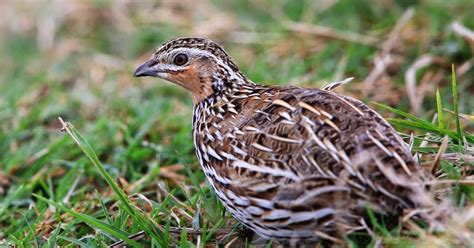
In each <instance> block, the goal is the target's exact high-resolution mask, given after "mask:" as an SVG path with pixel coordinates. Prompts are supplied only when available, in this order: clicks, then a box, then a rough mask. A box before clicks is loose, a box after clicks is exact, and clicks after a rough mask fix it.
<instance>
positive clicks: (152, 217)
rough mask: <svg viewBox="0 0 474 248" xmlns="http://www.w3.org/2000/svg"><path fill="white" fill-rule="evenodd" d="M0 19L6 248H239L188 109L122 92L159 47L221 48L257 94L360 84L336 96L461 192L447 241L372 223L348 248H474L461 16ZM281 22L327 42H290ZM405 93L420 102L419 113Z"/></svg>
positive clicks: (98, 13) (92, 12) (332, 8)
mask: <svg viewBox="0 0 474 248" xmlns="http://www.w3.org/2000/svg"><path fill="white" fill-rule="evenodd" d="M410 7H411V8H413V10H414V11H415V12H414V15H413V17H412V18H411V19H409V20H408V21H407V22H406V23H405V24H404V25H403V27H402V28H401V31H400V32H399V33H397V34H396V37H397V39H396V42H395V45H394V46H393V47H392V49H391V51H390V56H391V58H392V59H393V60H392V62H391V63H390V65H389V66H388V67H387V68H386V69H385V70H384V71H383V73H382V74H381V75H380V76H379V77H378V78H377V80H375V81H374V82H373V83H372V84H368V83H367V81H366V80H365V79H366V77H367V76H368V75H369V74H371V73H372V72H373V70H374V68H375V65H374V58H375V57H376V56H381V55H383V50H384V48H383V46H384V41H386V40H387V39H388V37H389V36H390V33H391V31H392V30H393V28H394V27H395V26H396V25H397V23H398V22H399V21H400V17H401V16H402V15H403V13H405V12H406V10H407V9H409V8H410ZM0 8H2V9H5V10H7V11H6V12H8V13H15V15H3V16H1V17H0V19H1V21H0V31H1V32H2V34H3V35H2V36H1V38H0V55H1V57H2V60H1V61H0V92H1V94H0V154H1V156H0V246H16V247H31V246H36V247H40V246H41V247H54V246H69V247H71V246H84V247H89V246H92V247H97V246H100V247H104V246H108V245H110V244H112V243H114V242H119V241H121V240H123V241H125V242H127V243H129V244H130V245H137V246H141V245H148V246H153V247H162V246H167V245H168V244H169V245H177V246H180V247H194V246H204V245H208V246H212V245H216V244H217V245H222V246H224V245H225V244H229V243H231V244H233V245H245V244H246V243H249V240H246V236H245V235H242V233H241V230H242V227H241V226H240V225H239V224H238V223H236V221H235V220H233V219H232V218H231V217H230V216H229V214H228V213H226V212H225V210H224V208H223V206H222V205H221V204H220V202H219V201H218V199H217V198H216V196H215V195H214V193H213V192H212V190H211V189H210V188H209V186H208V185H207V184H206V183H205V181H204V175H203V173H202V171H201V170H200V168H199V165H198V162H197V160H196V158H195V156H194V151H193V145H192V136H191V114H192V111H191V100H190V98H189V97H188V95H187V93H186V92H185V91H184V90H182V89H179V88H178V87H176V86H174V85H171V84H169V83H165V82H163V81H159V80H157V79H143V80H142V79H140V80H137V79H135V78H133V77H132V73H133V69H134V67H135V66H136V65H137V64H138V63H139V62H141V61H143V59H144V58H146V57H148V56H149V54H150V51H152V50H153V49H154V48H155V47H156V46H157V45H159V44H160V43H162V42H164V41H166V40H168V39H171V38H174V37H178V36H189V35H199V36H208V37H210V38H213V39H215V40H218V41H220V42H221V43H222V44H224V46H225V48H226V50H228V52H229V53H230V54H231V55H232V56H233V57H234V58H235V60H236V61H237V64H239V65H240V66H241V69H242V71H243V72H244V73H245V74H246V75H247V76H248V77H249V78H251V79H252V80H254V81H256V82H264V83H268V84H292V85H298V86H305V87H321V86H323V85H325V84H326V83H328V82H332V81H336V80H341V79H343V78H346V77H355V79H354V81H353V82H351V83H349V84H347V85H345V86H344V87H341V88H340V89H338V91H339V92H340V93H343V94H347V95H352V96H354V97H356V98H359V99H362V100H364V101H366V102H372V101H375V102H378V103H379V104H371V106H372V107H374V108H375V109H376V110H378V111H379V112H381V114H382V115H383V116H384V117H387V118H388V119H389V121H390V122H391V123H392V124H393V125H394V126H396V127H397V129H398V130H399V131H400V132H401V133H402V134H404V135H403V136H404V137H406V141H407V142H410V134H412V135H411V137H412V138H411V145H412V147H413V148H412V150H413V152H414V153H416V154H417V156H418V158H419V160H420V162H421V164H422V165H423V166H424V167H425V168H427V169H428V170H429V169H431V168H432V166H433V165H434V164H437V165H438V167H436V168H439V169H437V170H436V174H435V175H436V176H437V177H438V178H439V180H441V181H448V180H461V182H460V183H455V184H454V185H453V190H452V192H449V195H448V198H449V199H451V200H452V201H453V202H454V203H455V205H456V207H457V208H456V212H455V213H454V214H453V221H452V223H449V224H448V228H447V230H446V231H445V232H443V233H441V234H432V233H430V232H428V230H427V229H426V228H422V227H420V228H419V229H416V228H415V227H412V228H401V227H396V228H395V229H392V230H390V229H388V228H387V227H386V226H385V225H384V223H374V226H376V227H377V228H376V230H375V234H374V236H373V237H372V236H367V235H365V236H361V237H357V238H351V239H350V240H349V244H350V246H352V247H359V246H363V245H364V244H369V245H371V246H375V245H376V244H379V242H380V243H382V244H384V245H386V246H393V247H402V246H403V247H405V246H426V247H433V246H434V245H437V246H441V245H450V246H469V243H468V242H469V241H472V240H474V238H472V237H473V235H474V230H473V228H472V226H473V223H474V216H473V214H472V202H473V200H474V199H473V198H474V190H473V188H472V187H471V186H470V185H469V184H468V183H466V182H468V181H469V180H470V179H471V177H472V169H471V166H473V165H474V158H473V156H474V155H473V153H474V151H473V149H474V148H473V147H474V134H473V130H474V121H473V120H474V117H473V115H474V102H473V101H472V98H473V95H474V94H473V92H474V88H473V84H472V78H473V75H474V70H473V69H472V52H473V50H472V49H473V46H472V41H469V40H468V39H466V38H463V37H462V36H461V35H459V34H458V33H456V32H454V31H453V30H452V28H451V24H452V23H453V22H454V21H458V22H459V23H461V24H462V25H464V26H466V27H468V28H470V29H471V30H472V29H473V28H474V22H473V19H472V18H470V15H471V13H470V11H469V10H471V9H473V8H474V5H473V4H472V3H471V1H450V2H449V3H445V2H443V1H388V2H387V1H385V2H380V3H379V2H376V1H362V2H357V3H356V2H353V1H339V2H334V3H332V2H331V1H321V2H316V3H313V1H253V2H249V1H244V0H239V1H202V4H201V5H199V6H194V5H192V4H186V1H181V2H178V3H161V4H156V5H155V4H152V3H151V2H146V1H143V2H130V3H127V2H125V1H121V2H106V1H90V2H87V1H77V2H66V1H63V2H62V1H59V2H57V3H49V4H48V8H44V3H41V2H28V3H26V2H21V1H4V2H2V3H0ZM342 17H343V18H342ZM288 21H296V22H300V23H304V24H309V25H315V24H316V25H320V26H323V27H330V28H332V30H331V32H332V33H331V32H330V33H329V35H328V34H326V35H321V34H319V35H314V34H309V33H306V32H301V31H297V30H294V29H292V28H291V27H289V26H288V25H287V23H288ZM51 23H54V25H52V26H51ZM311 27H312V26H311ZM317 31H320V29H317ZM339 31H344V32H343V33H344V35H346V34H347V32H352V33H357V34H360V35H362V36H363V37H368V38H369V40H370V39H376V40H377V41H378V42H376V43H374V44H366V43H361V42H358V41H357V40H351V39H346V38H347V37H346V36H344V35H342V37H339V36H338V35H337V34H338V32H339ZM335 34H336V35H335ZM425 54H429V55H431V56H433V57H435V59H434V62H432V63H431V64H429V65H427V66H424V67H422V68H420V69H418V70H417V71H416V78H415V79H416V81H417V84H416V85H415V88H409V87H408V85H409V84H408V85H407V81H406V80H405V73H406V72H407V71H408V70H409V69H410V68H412V65H413V64H414V62H415V61H416V60H417V59H418V58H420V57H422V56H423V55H425ZM469 61H470V63H471V65H470V64H469ZM407 87H408V88H407ZM410 91H415V92H417V93H420V94H418V95H417V97H418V98H421V99H422V101H421V108H420V110H419V111H418V112H414V111H413V110H414V107H413V104H414V103H413V102H412V100H411V99H409V97H408V93H409V92H410ZM58 116H61V117H62V118H63V119H64V120H66V121H68V124H67V125H66V126H65V127H66V131H67V132H61V131H60V130H61V128H62V127H63V125H62V124H61V122H59V121H58V119H57V118H58ZM70 123H72V124H74V126H75V127H74V126H72V124H70ZM445 137H447V138H445ZM445 139H447V140H445ZM443 141H444V144H445V145H443ZM443 146H444V147H443ZM463 180H464V183H463ZM440 209H441V206H440ZM374 221H375V220H374ZM142 231H143V232H144V233H145V234H146V235H145V236H143V235H142V236H140V234H141V232H142ZM134 234H138V235H139V238H138V239H133V238H128V237H129V236H130V235H134ZM130 237H131V236H130ZM462 237H464V238H462ZM469 238H471V240H469ZM463 242H464V243H463Z"/></svg>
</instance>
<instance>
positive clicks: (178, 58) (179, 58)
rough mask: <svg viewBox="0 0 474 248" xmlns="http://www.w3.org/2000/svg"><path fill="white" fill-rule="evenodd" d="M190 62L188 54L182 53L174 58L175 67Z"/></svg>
mask: <svg viewBox="0 0 474 248" xmlns="http://www.w3.org/2000/svg"><path fill="white" fill-rule="evenodd" d="M187 62H188V56H187V55H186V54H183V53H180V54H178V55H176V56H175V57H174V60H173V63H174V64H175V65H184V64H186V63H187Z"/></svg>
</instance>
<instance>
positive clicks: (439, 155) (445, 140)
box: [430, 136, 449, 175]
mask: <svg viewBox="0 0 474 248" xmlns="http://www.w3.org/2000/svg"><path fill="white" fill-rule="evenodd" d="M448 142H449V137H448V136H444V138H443V141H442V142H441V146H439V149H438V153H437V154H436V157H435V159H434V161H433V163H432V164H431V169H430V171H431V174H433V175H434V174H435V173H436V171H437V170H438V167H439V164H440V163H441V158H442V156H443V154H444V153H445V152H446V148H448Z"/></svg>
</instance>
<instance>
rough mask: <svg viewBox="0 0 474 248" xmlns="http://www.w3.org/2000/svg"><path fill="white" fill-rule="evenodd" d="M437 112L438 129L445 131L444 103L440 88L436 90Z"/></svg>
mask: <svg viewBox="0 0 474 248" xmlns="http://www.w3.org/2000/svg"><path fill="white" fill-rule="evenodd" d="M436 110H437V112H438V127H439V129H441V130H442V129H444V116H443V103H442V102H441V96H440V94H439V88H437V89H436Z"/></svg>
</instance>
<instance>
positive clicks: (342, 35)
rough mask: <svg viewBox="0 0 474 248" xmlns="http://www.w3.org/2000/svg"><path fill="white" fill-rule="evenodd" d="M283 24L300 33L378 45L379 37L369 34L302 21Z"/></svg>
mask: <svg viewBox="0 0 474 248" xmlns="http://www.w3.org/2000/svg"><path fill="white" fill-rule="evenodd" d="M283 26H284V27H286V28H287V29H288V30H291V31H293V32H299V33H306V34H312V35H317V36H322V37H326V38H331V39H336V40H343V41H348V42H354V43H359V44H364V45H368V46H374V47H378V43H379V39H378V38H376V37H373V36H369V35H362V34H358V33H354V32H348V31H341V30H337V29H334V28H330V27H324V26H319V25H313V24H307V23H302V22H293V21H285V22H283Z"/></svg>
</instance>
